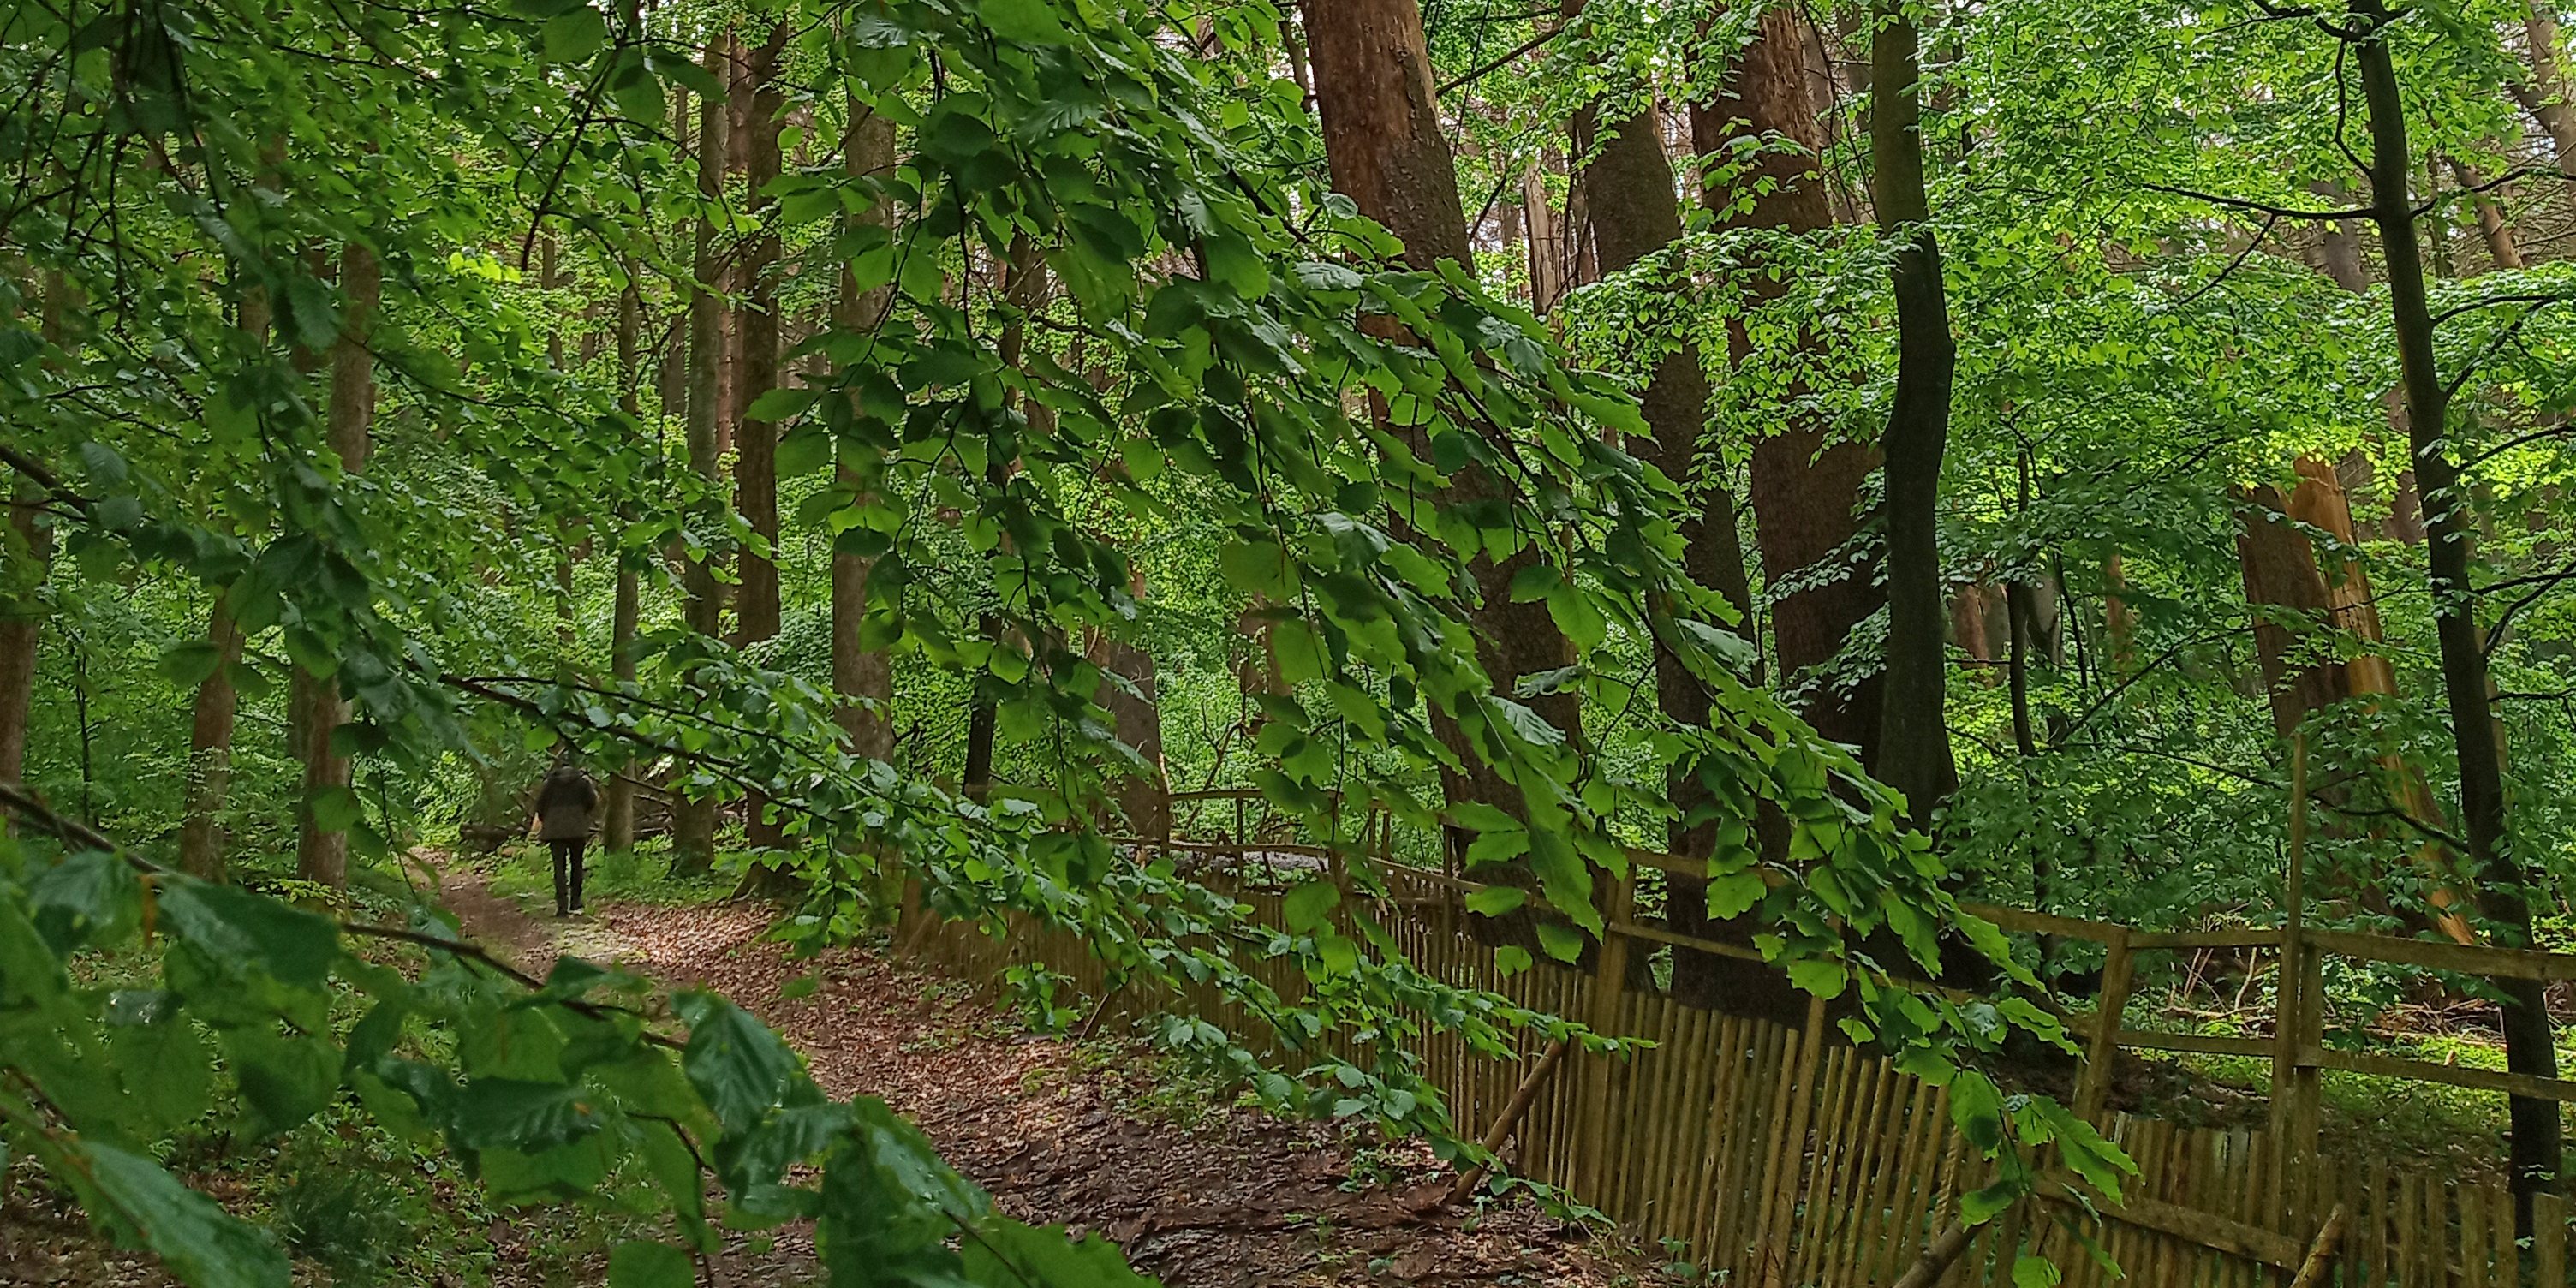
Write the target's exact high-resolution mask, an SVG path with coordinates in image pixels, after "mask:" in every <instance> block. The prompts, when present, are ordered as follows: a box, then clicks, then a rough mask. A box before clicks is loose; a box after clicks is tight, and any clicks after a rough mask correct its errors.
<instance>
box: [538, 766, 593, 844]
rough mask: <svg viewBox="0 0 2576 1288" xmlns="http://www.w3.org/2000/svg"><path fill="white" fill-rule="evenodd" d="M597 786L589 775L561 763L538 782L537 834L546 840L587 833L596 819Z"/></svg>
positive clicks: (565, 839) (578, 838)
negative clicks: (543, 779) (544, 778)
mask: <svg viewBox="0 0 2576 1288" xmlns="http://www.w3.org/2000/svg"><path fill="white" fill-rule="evenodd" d="M598 813H599V788H598V787H597V786H596V785H595V784H593V783H592V782H591V781H590V775H588V774H585V773H583V772H581V771H580V770H578V769H575V768H573V767H572V766H570V765H564V766H561V767H559V768H557V769H556V770H555V771H554V772H553V773H550V774H548V775H546V780H545V781H544V782H543V783H541V784H539V785H538V786H537V835H538V836H539V837H541V838H543V839H545V840H549V841H578V840H581V839H583V838H585V837H587V836H589V835H590V829H591V827H592V825H593V824H595V823H596V822H597V821H598V819H597V815H598Z"/></svg>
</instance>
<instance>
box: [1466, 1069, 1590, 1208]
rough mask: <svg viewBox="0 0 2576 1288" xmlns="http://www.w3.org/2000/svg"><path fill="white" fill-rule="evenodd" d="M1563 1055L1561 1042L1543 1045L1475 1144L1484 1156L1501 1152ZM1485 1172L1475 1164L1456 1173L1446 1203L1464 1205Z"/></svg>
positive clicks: (1483, 1181)
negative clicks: (1535, 1060) (1535, 1061)
mask: <svg viewBox="0 0 2576 1288" xmlns="http://www.w3.org/2000/svg"><path fill="white" fill-rule="evenodd" d="M1564 1055H1565V1039H1563V1038H1558V1039H1557V1040H1556V1041H1554V1042H1550V1043H1548V1044H1547V1051H1546V1053H1545V1054H1543V1055H1541V1056H1539V1058H1538V1063H1537V1064H1536V1065H1535V1066H1533V1067H1532V1068H1531V1069H1530V1071H1529V1076H1528V1077H1525V1078H1523V1079H1521V1085H1520V1086H1519V1087H1517V1088H1514V1089H1513V1091H1512V1098H1511V1101H1510V1102H1509V1103H1507V1104H1505V1105H1504V1106H1503V1112H1502V1114H1501V1115H1500V1116H1499V1117H1497V1118H1495V1119H1494V1125H1493V1126H1491V1127H1489V1128H1487V1129H1485V1138H1484V1139H1483V1140H1481V1141H1478V1142H1477V1144H1479V1145H1481V1146H1483V1147H1484V1150H1485V1152H1486V1153H1487V1154H1489V1155H1490V1154H1497V1153H1500V1152H1502V1148H1503V1146H1504V1144H1506V1143H1507V1142H1509V1141H1510V1140H1511V1138H1512V1129H1513V1128H1515V1127H1518V1126H1520V1123H1521V1115H1523V1114H1525V1113H1528V1112H1529V1107H1530V1101H1532V1100H1534V1099H1536V1098H1537V1097H1538V1088H1539V1084H1540V1083H1542V1082H1545V1081H1547V1075H1548V1072H1549V1071H1550V1070H1552V1069H1554V1068H1556V1062H1557V1061H1558V1060H1559V1059H1561V1058H1563V1057H1564ZM1485 1170H1486V1169H1485V1166H1484V1165H1483V1164H1482V1163H1479V1164H1477V1165H1476V1166H1474V1167H1471V1168H1468V1169H1467V1170H1466V1171H1464V1172H1461V1173H1459V1174H1458V1179H1457V1180H1456V1181H1454V1182H1452V1183H1451V1184H1450V1186H1449V1197H1448V1199H1447V1200H1446V1201H1447V1202H1448V1203H1449V1204H1450V1205H1452V1206H1455V1205H1457V1204H1460V1203H1464V1202H1466V1201H1467V1199H1468V1196H1470V1195H1472V1194H1474V1193H1475V1192H1476V1187H1477V1186H1480V1185H1483V1184H1484V1183H1485Z"/></svg>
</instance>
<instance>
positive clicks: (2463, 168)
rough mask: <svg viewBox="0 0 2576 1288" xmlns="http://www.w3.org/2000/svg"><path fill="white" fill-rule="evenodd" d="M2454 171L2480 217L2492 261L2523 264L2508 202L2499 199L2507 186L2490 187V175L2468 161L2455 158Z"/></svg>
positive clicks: (2509, 266) (2508, 266)
mask: <svg viewBox="0 0 2576 1288" xmlns="http://www.w3.org/2000/svg"><path fill="white" fill-rule="evenodd" d="M2451 174H2452V177H2454V178H2456V179H2458V180H2459V181H2460V186H2461V187H2462V188H2464V189H2468V190H2469V194H2470V195H2469V203H2470V205H2471V206H2473V207H2475V209H2476V211H2477V216H2478V236H2479V238H2480V239H2481V240H2483V241H2485V242H2486V244H2487V259H2488V261H2489V262H2491V263H2493V264H2494V265H2495V266H2496V267H2497V268H2503V269H2513V268H2520V267H2522V247H2521V246H2520V245H2519V244H2518V243H2517V241H2516V240H2515V238H2514V233H2513V225H2511V224H2509V223H2506V222H2505V220H2504V202H2503V201H2501V200H2499V198H2501V197H2502V196H2503V195H2504V193H2505V188H2502V187H2498V188H2492V189H2490V188H2486V187H2485V186H2484V185H2485V183H2486V181H2487V179H2486V176H2485V175H2482V174H2480V173H2478V169H2477V167H2476V166H2473V165H2470V164H2468V163H2467V162H2465V161H2460V160H2457V159H2454V160H2453V161H2452V162H2451Z"/></svg>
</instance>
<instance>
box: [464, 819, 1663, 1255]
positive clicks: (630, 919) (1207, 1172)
mask: <svg viewBox="0 0 2576 1288" xmlns="http://www.w3.org/2000/svg"><path fill="white" fill-rule="evenodd" d="M444 872H445V885H446V890H445V898H446V902H447V905H448V906H449V907H450V908H452V909H454V910H455V911H456V913H457V915H458V916H459V918H461V919H462V920H463V922H464V925H465V929H466V932H467V933H468V934H469V935H471V936H473V937H474V938H476V939H477V940H479V941H480V942H482V943H484V944H485V945H486V946H487V947H490V948H492V949H493V950H495V951H497V952H501V953H503V954H504V955H507V956H509V957H511V958H512V959H513V960H514V961H516V962H517V963H518V964H520V965H521V966H522V967H523V968H524V969H527V970H529V971H531V972H533V973H540V974H542V973H543V972H544V971H545V969H546V968H547V967H548V966H550V965H551V964H552V962H553V960H554V958H555V956H557V955H558V954H561V953H576V954H579V955H583V956H587V957H591V958H593V959H596V960H602V961H617V962H622V963H624V964H626V965H627V966H629V967H630V968H631V969H635V970H638V971H640V972H642V973H646V974H649V975H651V976H652V977H653V978H655V979H657V980H660V981H662V982H664V983H666V984H670V985H673V986H680V987H700V988H708V989H713V990H716V991H719V992H722V993H724V994H725V995H727V996H729V997H731V998H733V999H734V1000H735V1001H736V1002H737V1003H739V1004H741V1005H742V1006H744V1007H746V1008H748V1009H749V1010H751V1011H752V1012H754V1013H755V1014H757V1015H758V1016H759V1017H760V1018H761V1019H762V1020H764V1021H766V1022H767V1023H769V1024H770V1025H771V1026H772V1027H774V1028H776V1029H777V1030H778V1031H779V1032H781V1033H782V1034H784V1035H786V1037H787V1038H788V1040H789V1041H790V1042H791V1043H793V1044H794V1045H795V1046H796V1048H797V1049H798V1050H799V1051H801V1052H803V1053H804V1054H805V1057H806V1059H807V1060H808V1061H809V1062H810V1064H811V1066H812V1069H813V1073H814V1077H815V1080H816V1081H817V1082H819V1083H821V1084H822V1086H823V1087H824V1089H825V1090H827V1091H829V1092H831V1093H832V1094H833V1095H835V1096H850V1095H855V1094H865V1095H874V1096H879V1097H882V1098H884V1099H885V1100H886V1101H887V1102H888V1103H889V1104H891V1105H892V1106H893V1107H894V1108H895V1109H896V1110H897V1111H898V1112H900V1113H903V1114H905V1115H906V1116H908V1117H910V1118H912V1119H913V1120H914V1121H915V1122H917V1123H919V1124H920V1126H921V1128H922V1130H923V1131H925V1132H927V1133H928V1134H929V1136H930V1138H931V1140H932V1141H933V1142H934V1143H936V1144H937V1145H938V1147H939V1149H940V1151H941V1152H942V1153H943V1154H944V1155H946V1157H947V1158H948V1160H949V1162H950V1163H951V1164H952V1165H953V1166H955V1167H956V1168H957V1169H958V1170H959V1171H961V1172H963V1173H965V1174H966V1175H967V1176H968V1177H969V1178H971V1179H973V1180H974V1181H975V1182H976V1183H977V1184H979V1185H981V1186H983V1187H984V1188H985V1189H987V1190H989V1191H990V1192H991V1193H992V1194H993V1196H994V1199H995V1201H996V1202H998V1203H999V1204H1000V1205H1001V1206H1002V1208H1003V1210H1005V1211H1007V1212H1009V1213H1011V1214H1012V1215H1013V1216H1016V1217H1018V1218H1020V1219H1022V1220H1025V1221H1030V1222H1033V1223H1038V1224H1049V1225H1052V1224H1062V1225H1066V1226H1068V1227H1070V1228H1071V1229H1072V1230H1073V1231H1074V1232H1075V1233H1077V1234H1080V1233H1086V1232H1092V1231H1097V1232H1101V1233H1104V1234H1106V1235H1107V1236H1108V1237H1109V1238H1111V1239H1113V1240H1115V1241H1117V1242H1118V1243H1119V1244H1120V1245H1121V1246H1122V1247H1124V1248H1125V1249H1126V1252H1127V1256H1128V1260H1129V1261H1130V1263H1131V1264H1133V1265H1134V1266H1136V1268H1137V1269H1139V1270H1141V1271H1144V1272H1146V1273H1149V1274H1152V1275H1155V1276H1157V1277H1159V1278H1161V1279H1162V1281H1163V1282H1164V1283H1166V1284H1168V1285H1172V1288H1236V1286H1245V1288H1249V1286H1251V1285H1295V1286H1305V1285H1328V1284H1329V1285H1359V1284H1370V1285H1379V1284H1390V1283H1422V1284H1450V1283H1494V1284H1503V1285H1514V1284H1519V1285H1537V1284H1547V1285H1576V1286H1584V1285H1604V1286H1606V1285H1612V1284H1633V1283H1636V1282H1638V1281H1639V1280H1640V1279H1642V1278H1645V1277H1647V1274H1648V1272H1646V1270H1645V1258H1643V1257H1641V1256H1638V1255H1636V1254H1635V1252H1634V1250H1633V1249H1629V1248H1626V1247H1624V1246H1622V1245H1620V1244H1618V1243H1615V1242H1603V1241H1598V1240H1593V1239H1590V1238H1588V1237H1587V1236H1586V1235H1585V1234H1584V1233H1583V1232H1582V1231H1580V1230H1573V1229H1568V1228H1566V1227H1564V1226H1563V1225H1561V1224H1560V1223H1558V1222H1557V1221H1555V1220H1553V1219H1551V1218H1550V1217H1548V1216H1547V1215H1546V1214H1545V1213H1543V1212H1541V1211H1540V1210H1539V1209H1538V1208H1537V1207H1536V1206H1535V1205H1534V1204H1532V1203H1530V1202H1529V1201H1527V1200H1526V1199H1517V1198H1516V1199H1512V1200H1507V1201H1502V1202H1498V1203H1496V1204H1494V1205H1493V1206H1491V1207H1489V1208H1487V1209H1485V1210H1484V1211H1482V1212H1480V1213H1468V1212H1461V1211H1457V1210H1445V1211H1431V1212H1424V1211H1422V1210H1421V1201H1422V1200H1423V1199H1425V1198H1427V1197H1428V1196H1430V1195H1431V1194H1433V1193H1435V1192H1436V1191H1437V1190H1438V1189H1439V1188H1441V1187H1444V1186H1445V1185H1446V1184H1447V1182H1448V1172H1447V1170H1446V1169H1444V1168H1442V1167H1440V1166H1439V1165H1438V1164H1437V1163H1436V1162H1435V1161H1434V1160H1433V1158H1432V1157H1431V1154H1430V1152H1429V1150H1428V1149H1426V1148H1423V1147H1422V1146H1420V1145H1418V1144H1414V1143H1411V1142H1401V1143H1398V1144H1395V1145H1392V1146H1371V1144H1370V1142H1369V1141H1367V1140H1354V1139H1350V1138H1349V1136H1348V1134H1346V1133H1343V1132H1341V1131H1338V1130H1337V1129H1336V1128H1335V1127H1333V1126H1332V1125H1330V1124H1319V1123H1308V1122H1289V1121H1283V1120H1279V1119H1275V1118H1271V1117H1269V1116H1267V1115H1264V1114H1261V1113H1258V1112H1256V1111H1252V1110H1246V1109H1241V1108H1237V1107H1235V1106H1234V1105H1233V1103H1232V1097H1231V1096H1228V1097H1225V1098H1224V1099H1223V1100H1222V1101H1217V1100H1213V1099H1212V1098H1211V1094H1210V1091H1209V1089H1208V1088H1206V1087H1203V1086H1175V1085H1173V1084H1171V1083H1169V1082H1168V1081H1165V1080H1162V1079H1158V1078H1157V1077H1156V1076H1155V1075H1154V1073H1153V1071H1152V1070H1151V1069H1150V1068H1149V1067H1146V1066H1145V1064H1144V1062H1143V1060H1142V1058H1141V1056H1140V1055H1139V1053H1138V1052H1136V1051H1135V1050H1133V1049H1131V1048H1127V1047H1123V1046H1119V1045H1116V1044H1113V1043H1107V1042H1102V1041H1093V1042H1091V1043H1087V1044H1075V1043H1070V1042H1065V1041H1060V1040H1054V1039H1045V1038H1039V1037H1034V1036H1032V1035H1030V1034H1028V1033H1026V1032H1024V1031H1022V1030H1021V1029H1020V1028H1019V1027H1018V1026H1017V1025H1016V1023H1015V1022H1014V1021H1013V1020H1012V1019H1011V1017H1010V1016H1009V1015H1008V1014H1007V1013H1005V1012H1003V1011H1001V1010H999V1009H997V1008H996V1007H994V1006H992V1005H990V1004H989V1003H988V1002H985V1001H981V1000H978V999H976V998H975V996H974V990H973V989H972V988H970V987H969V986H967V985H965V984H962V983H960V982H959V981H957V980H954V979H951V978H948V977H946V976H944V975H941V974H938V973H935V972H929V971H924V970H920V969H915V968H913V967H909V966H906V965H903V964H901V963H897V962H894V961H891V960H889V959H888V958H887V957H886V956H885V955H884V954H883V953H881V952H878V951H874V950H871V949H868V948H858V947H853V948H843V949H835V950H833V951H831V952H827V953H824V954H822V955H821V956H820V957H818V958H813V959H808V960H803V961H791V960H790V959H789V958H788V956H787V954H786V951H785V950H784V948H783V947H782V946H781V945H778V944H775V943H768V942H764V941H762V940H761V939H760V934H761V932H762V931H763V930H764V929H766V928H767V925H768V921H769V916H770V909H769V908H768V907H767V906H766V905H762V904H758V903H748V902H746V903H722V904H713V905H697V906H689V907H660V906H654V905H648V904H632V903H610V902H606V901H602V900H596V899H594V900H593V901H592V908H591V914H590V916H588V917H576V918H569V919H566V920H563V921H555V920H553V919H552V918H551V917H550V916H544V915H539V916H531V915H530V912H531V909H528V908H523V907H522V906H521V905H520V904H519V903H518V902H517V901H514V900H512V899H510V898H507V897H505V896H502V895H500V894H496V893H494V892H493V891H492V890H491V889H490V888H489V886H488V885H487V883H486V882H485V880H484V879H483V877H482V875H481V874H480V873H478V872H477V871H476V870H475V868H474V866H473V865H471V864H469V863H464V862H450V863H447V864H445V865H444ZM533 911H535V912H537V913H539V914H545V913H550V912H551V909H546V908H536V909H533ZM802 980H811V981H812V983H813V985H814V987H813V991H812V992H810V993H805V994H804V995H803V996H799V997H792V998H791V997H789V996H787V995H786V993H785V992H783V991H782V989H783V986H785V985H788V984H789V983H791V982H796V981H802ZM802 988H803V985H802V984H799V985H798V991H802ZM811 1250H812V1245H811V1241H810V1237H809V1236H808V1235H807V1234H806V1233H805V1232H802V1231H797V1230H789V1231H783V1232H779V1233H778V1235H777V1238H776V1240H775V1242H774V1244H772V1243H770V1242H769V1241H766V1240H748V1241H746V1240H742V1239H740V1238H739V1237H737V1240H736V1244H735V1246H734V1248H733V1250H732V1252H731V1255H729V1256H728V1257H727V1258H726V1264H725V1266H724V1267H723V1269H722V1271H720V1273H722V1272H723V1271H731V1272H734V1273H726V1274H725V1284H726V1285H727V1288H737V1286H739V1285H744V1284H753V1283H758V1284H769V1283H778V1282H791V1281H793V1280H795V1279H798V1278H801V1277H802V1276H801V1275H800V1274H799V1273H798V1270H799V1269H803V1268H810V1266H811V1261H810V1257H811ZM799 1262H801V1263H802V1266H801V1267H800V1266H799V1265H798V1264H797V1263H799Z"/></svg>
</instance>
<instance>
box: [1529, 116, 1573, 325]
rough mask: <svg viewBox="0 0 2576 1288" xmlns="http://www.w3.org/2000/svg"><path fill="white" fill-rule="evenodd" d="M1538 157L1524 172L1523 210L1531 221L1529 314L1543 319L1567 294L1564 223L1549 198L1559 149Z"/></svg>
mask: <svg viewBox="0 0 2576 1288" xmlns="http://www.w3.org/2000/svg"><path fill="white" fill-rule="evenodd" d="M1539 157H1540V159H1539V160H1538V161H1535V162H1533V163H1531V165H1530V168H1529V169H1527V170H1525V171H1522V172H1521V209H1522V210H1523V211H1524V212H1525V215H1524V217H1525V218H1526V219H1527V220H1528V222H1529V281H1530V312H1532V313H1536V314H1540V315H1541V316H1544V315H1545V314H1546V313H1547V311H1548V310H1550V309H1553V308H1555V307H1556V302H1557V300H1558V299H1559V298H1560V297H1562V296H1563V295H1564V294H1565V269H1566V254H1565V220H1564V219H1563V217H1561V216H1560V215H1558V214H1557V212H1556V208H1555V207H1554V206H1552V205H1550V204H1549V203H1548V198H1547V176H1548V174H1549V172H1550V171H1551V170H1552V169H1553V168H1554V167H1553V165H1552V164H1551V163H1552V162H1554V161H1555V160H1556V159H1557V152H1556V149H1555V148H1554V147H1549V148H1547V149H1546V150H1544V151H1542V152H1541V153H1539Z"/></svg>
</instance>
